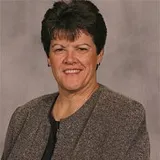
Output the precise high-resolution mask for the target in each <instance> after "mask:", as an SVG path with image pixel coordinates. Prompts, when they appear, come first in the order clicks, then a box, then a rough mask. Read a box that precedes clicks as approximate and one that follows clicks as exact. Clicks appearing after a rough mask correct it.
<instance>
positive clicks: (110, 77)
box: [0, 0, 160, 160]
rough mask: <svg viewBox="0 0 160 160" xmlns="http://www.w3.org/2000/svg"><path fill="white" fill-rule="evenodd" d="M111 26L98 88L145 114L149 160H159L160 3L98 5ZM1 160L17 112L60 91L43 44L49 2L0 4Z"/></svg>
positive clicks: (110, 0) (122, 0)
mask: <svg viewBox="0 0 160 160" xmlns="http://www.w3.org/2000/svg"><path fill="white" fill-rule="evenodd" d="M94 2H95V3H96V4H97V5H98V7H99V9H100V10H101V12H102V14H103V15H104V18H105V21H106V22H107V26H108V38H107V44H106V47H105V56H104V59H103V62H102V64H101V66H100V68H99V70H98V79H99V82H101V83H103V84H105V85H107V86H108V87H110V88H112V89H113V90H116V91H118V92H121V93H123V94H124V95H128V96H129V97H131V98H133V99H136V100H138V101H139V102H141V103H142V104H143V105H144V107H145V109H146V118H147V126H148V130H149V134H150V140H151V157H152V158H151V160H160V66H159V63H160V30H159V27H160V19H159V16H160V1H159V0H99V1H98V0H94ZM0 4H1V8H0V18H1V19H0V27H1V28H0V37H1V39H0V40H1V41H0V49H1V52H0V76H1V77H0V84H1V85H0V155H1V153H2V149H3V143H4V137H5V134H6V130H7V125H8V122H9V119H10V117H11V115H12V113H13V111H14V110H15V108H17V106H19V105H22V104H24V103H26V102H27V101H29V100H31V99H33V98H35V97H37V96H40V95H43V94H46V93H51V92H54V91H56V90H57V86H56V82H55V80H54V79H53V77H52V74H51V71H50V68H48V67H47V61H46V56H45V53H44V51H43V48H42V45H41V42H40V29H41V20H42V17H43V15H44V12H45V11H46V9H48V7H50V6H51V4H52V1H51V0H34V1H31V0H1V1H0Z"/></svg>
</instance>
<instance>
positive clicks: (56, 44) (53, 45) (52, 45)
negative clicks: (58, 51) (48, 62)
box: [51, 43, 65, 48]
mask: <svg viewBox="0 0 160 160" xmlns="http://www.w3.org/2000/svg"><path fill="white" fill-rule="evenodd" d="M55 46H60V47H63V48H65V46H63V45H62V44H58V43H55V44H51V47H52V48H53V47H55Z"/></svg>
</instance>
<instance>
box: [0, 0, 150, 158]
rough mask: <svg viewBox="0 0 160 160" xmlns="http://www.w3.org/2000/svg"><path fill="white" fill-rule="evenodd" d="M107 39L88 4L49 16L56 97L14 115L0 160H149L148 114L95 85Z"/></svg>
mask: <svg viewBox="0 0 160 160" xmlns="http://www.w3.org/2000/svg"><path fill="white" fill-rule="evenodd" d="M106 35H107V28H106V25H105V22H104V19H103V17H102V15H101V13H100V12H99V10H98V8H97V7H96V6H95V5H94V4H93V3H92V2H90V1H88V0H70V1H68V2H65V1H58V2H55V3H54V5H53V7H52V8H50V9H48V10H47V12H46V14H45V16H44V19H43V21H42V30H41V40H42V44H43V47H44V50H45V52H46V55H47V60H48V65H49V66H50V67H51V69H52V72H53V76H54V78H55V79H56V81H57V85H58V92H55V93H53V94H50V95H44V96H42V97H38V98H36V99H33V100H32V101H30V102H28V103H26V104H25V105H24V106H21V107H19V108H17V110H16V111H15V112H14V114H13V115H12V118H11V120H10V124H9V127H8V132H7V136H6V141H5V146H4V152H3V156H2V160H53V159H56V160H62V159H63V160H86V159H87V160H106V159H108V160H115V159H116V160H149V156H150V152H149V150H150V145H149V138H148V131H147V128H146V120H145V111H144V108H143V106H142V105H141V104H140V103H138V102H137V101H134V100H132V99H130V98H128V97H125V96H123V95H121V94H119V93H116V92H114V91H112V90H110V89H108V88H107V87H106V86H104V85H102V84H100V83H98V82H97V74H96V73H97V68H98V66H99V64H100V63H101V61H102V59H103V54H104V45H105V41H106Z"/></svg>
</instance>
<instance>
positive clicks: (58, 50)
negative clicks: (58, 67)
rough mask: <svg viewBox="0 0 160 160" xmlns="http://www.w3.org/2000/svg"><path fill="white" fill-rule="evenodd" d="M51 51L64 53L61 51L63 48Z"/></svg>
mask: <svg viewBox="0 0 160 160" xmlns="http://www.w3.org/2000/svg"><path fill="white" fill-rule="evenodd" d="M53 51H54V52H55V53H59V52H62V51H64V49H63V48H57V49H54V50H53Z"/></svg>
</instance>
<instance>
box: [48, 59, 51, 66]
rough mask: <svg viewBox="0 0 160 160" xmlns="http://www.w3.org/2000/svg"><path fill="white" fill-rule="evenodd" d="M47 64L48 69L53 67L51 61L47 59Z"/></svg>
mask: <svg viewBox="0 0 160 160" xmlns="http://www.w3.org/2000/svg"><path fill="white" fill-rule="evenodd" d="M47 63H48V67H50V66H51V61H50V59H49V58H47Z"/></svg>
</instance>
